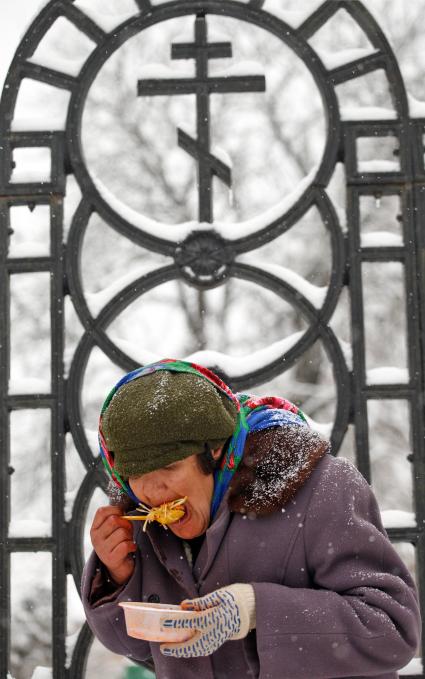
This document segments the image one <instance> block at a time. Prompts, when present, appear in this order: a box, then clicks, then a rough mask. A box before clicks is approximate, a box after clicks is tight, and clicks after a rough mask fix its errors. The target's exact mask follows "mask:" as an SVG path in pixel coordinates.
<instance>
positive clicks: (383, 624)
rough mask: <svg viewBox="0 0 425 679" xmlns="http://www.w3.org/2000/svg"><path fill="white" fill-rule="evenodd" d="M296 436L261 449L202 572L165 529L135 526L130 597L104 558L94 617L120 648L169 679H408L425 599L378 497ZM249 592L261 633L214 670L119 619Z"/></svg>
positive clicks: (256, 437)
mask: <svg viewBox="0 0 425 679" xmlns="http://www.w3.org/2000/svg"><path fill="white" fill-rule="evenodd" d="M287 430H288V428H282V429H275V430H268V431H267V432H259V433H257V434H252V435H250V436H249V437H248V442H247V445H248V448H249V450H248V452H245V454H244V459H243V464H242V465H241V467H240V468H239V469H238V471H237V472H236V474H235V477H234V478H235V479H236V481H235V483H233V484H232V486H230V488H229V489H228V491H227V493H226V495H225V497H224V499H223V501H222V503H221V505H220V507H219V510H218V512H217V515H216V517H215V519H214V521H213V522H212V524H211V525H210V527H209V528H208V530H207V532H206V539H205V540H204V543H203V545H202V547H201V550H200V552H199V554H198V557H197V559H196V561H195V564H194V568H193V571H192V568H191V566H190V564H189V561H188V558H187V556H186V550H185V549H184V544H183V541H182V540H181V539H180V538H178V537H176V536H175V535H174V534H173V533H172V532H171V531H170V530H164V528H163V527H162V526H160V525H159V524H156V523H154V524H150V525H149V527H148V529H147V531H146V532H145V533H144V532H143V531H142V529H141V526H140V523H137V524H136V525H135V526H134V536H135V540H136V542H137V545H138V551H137V553H136V561H135V563H136V568H135V571H134V574H133V576H132V577H131V579H130V580H129V582H128V583H127V584H126V585H124V586H121V587H119V588H117V589H114V588H113V587H112V588H111V584H108V583H107V582H106V575H105V571H104V569H103V568H102V564H101V563H100V562H99V560H98V558H97V556H96V554H95V553H92V554H91V556H90V558H89V560H88V562H87V563H86V566H85V568H84V573H83V580H82V599H83V605H84V608H85V612H86V616H87V621H88V624H89V626H90V627H91V629H92V631H93V633H94V634H95V635H96V637H97V638H98V639H99V640H100V641H101V642H102V643H103V644H104V645H105V646H106V647H107V648H109V649H110V650H111V651H114V652H115V653H119V654H122V655H127V656H129V657H130V658H132V659H133V660H134V661H135V662H136V663H137V661H142V660H144V659H147V658H149V657H150V656H152V657H153V660H154V663H155V669H156V676H157V677H158V679H199V677H202V679H225V678H226V679H227V678H230V677H237V678H238V679H242V678H243V677H249V678H250V679H254V678H258V679H298V678H300V679H301V678H302V679H325V678H339V677H341V678H342V677H357V678H358V677H371V676H374V677H380V678H381V679H395V678H396V677H397V676H398V674H397V669H399V668H402V667H404V666H405V665H406V664H407V663H408V662H409V661H410V660H411V659H412V658H413V657H414V655H415V652H416V650H417V648H418V646H419V643H420V633H421V632H420V630H421V618H420V611H419V606H418V592H417V589H416V587H415V584H414V581H413V579H412V577H411V575H410V573H409V571H408V569H407V568H406V566H405V564H404V563H403V561H402V560H401V559H400V557H399V556H398V554H397V552H396V551H395V550H394V548H393V547H392V545H391V542H390V541H389V539H388V535H387V533H386V531H385V529H384V527H383V525H382V521H381V517H380V512H379V508H378V505H377V502H376V499H375V496H374V494H373V492H372V489H371V487H370V486H369V484H368V483H367V482H366V481H365V479H364V478H363V476H362V475H361V474H360V472H359V471H358V470H357V469H356V467H354V466H353V465H352V464H351V463H350V462H349V461H348V460H346V459H344V458H337V457H334V456H333V455H331V454H329V452H328V447H327V445H323V440H321V439H320V437H318V435H317V434H312V433H310V432H309V433H308V434H306V435H305V436H304V434H303V437H302V439H300V436H299V435H297V439H296V441H295V440H292V441H289V442H288V434H287ZM289 438H290V437H289ZM249 442H250V443H249ZM238 582H239V583H251V584H252V586H253V588H254V592H255V600H256V630H254V631H252V632H250V634H249V635H248V636H247V637H246V638H245V639H243V640H240V641H228V642H226V643H225V644H223V646H221V647H220V648H219V649H218V650H217V651H216V652H215V653H213V654H212V655H211V656H208V657H203V658H193V659H183V658H172V657H171V658H170V657H168V658H167V657H165V656H163V655H162V654H161V653H160V650H159V644H158V643H150V642H145V641H141V640H137V639H133V638H132V637H129V636H128V635H127V633H126V630H125V623H124V616H123V611H122V609H121V607H118V606H117V603H118V602H119V601H149V600H150V601H161V602H164V603H172V604H178V603H180V601H181V600H182V599H185V598H193V597H197V596H202V595H204V594H207V593H209V592H211V591H213V590H215V589H217V588H219V587H223V586H225V585H229V584H231V583H238Z"/></svg>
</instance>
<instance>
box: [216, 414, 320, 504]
mask: <svg viewBox="0 0 425 679" xmlns="http://www.w3.org/2000/svg"><path fill="white" fill-rule="evenodd" d="M329 450H330V444H329V442H328V441H327V440H326V439H324V438H323V437H322V436H321V435H320V434H318V433H317V432H315V431H314V430H312V429H311V428H310V427H308V426H284V427H275V428H273V429H266V430H263V431H258V432H255V433H252V434H250V435H249V436H248V437H247V441H246V444H245V449H244V454H243V458H242V461H241V463H240V465H239V468H238V469H237V471H236V472H235V475H234V477H233V479H232V482H231V484H230V487H229V495H228V503H229V508H230V510H231V511H234V512H239V513H249V512H251V513H253V512H254V513H255V514H257V515H258V516H266V515H268V514H271V513H273V512H275V511H277V510H278V509H281V508H282V507H284V505H285V504H287V503H288V501H289V500H290V499H292V498H293V497H294V495H295V494H296V493H297V492H298V491H299V490H300V488H301V487H302V486H303V485H304V484H305V483H306V481H307V479H308V478H309V477H310V475H311V474H312V472H313V471H314V469H315V467H316V466H317V464H318V463H319V461H320V460H321V459H322V458H323V456H325V455H326V454H327V453H328V452H329Z"/></svg>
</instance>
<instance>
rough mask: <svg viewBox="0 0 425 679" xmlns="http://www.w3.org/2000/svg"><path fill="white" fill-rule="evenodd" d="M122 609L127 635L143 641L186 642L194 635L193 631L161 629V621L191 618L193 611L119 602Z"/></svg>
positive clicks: (171, 606)
mask: <svg viewBox="0 0 425 679" xmlns="http://www.w3.org/2000/svg"><path fill="white" fill-rule="evenodd" d="M118 605H119V606H122V608H123V609H124V615H125V625H126V628H127V634H128V635H129V636H130V637H134V638H135V639H145V641H170V642H180V641H187V640H188V639H190V638H191V637H193V635H194V634H195V630H193V629H173V628H172V627H170V628H169V629H161V620H171V619H173V618H175V619H188V618H192V617H193V616H194V614H195V611H184V610H183V609H181V608H180V606H175V605H173V604H149V603H144V602H141V601H121V602H120V603H119V604H118Z"/></svg>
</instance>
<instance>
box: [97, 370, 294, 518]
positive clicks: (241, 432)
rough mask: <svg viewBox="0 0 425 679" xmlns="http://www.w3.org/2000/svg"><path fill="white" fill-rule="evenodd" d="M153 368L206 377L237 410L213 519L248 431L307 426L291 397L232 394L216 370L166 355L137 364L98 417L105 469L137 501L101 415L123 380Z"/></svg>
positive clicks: (216, 476) (216, 474) (218, 472)
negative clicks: (104, 431) (111, 448)
mask: <svg viewBox="0 0 425 679" xmlns="http://www.w3.org/2000/svg"><path fill="white" fill-rule="evenodd" d="M156 370H171V371H174V372H187V373H192V374H194V375H197V376H198V377H202V378H204V379H206V380H208V381H209V382H211V383H212V384H213V385H214V386H215V387H216V388H217V389H218V390H219V391H221V392H223V393H224V394H226V396H228V397H229V399H230V400H231V401H232V402H233V404H234V406H235V408H236V410H237V412H238V417H237V421H236V427H235V431H234V433H233V435H232V437H231V439H230V441H229V444H228V446H227V451H226V453H225V455H224V458H223V460H222V463H221V465H220V467H219V469H217V470H216V471H215V472H214V494H213V498H212V503H211V520H213V518H214V516H215V514H216V512H217V509H218V507H219V505H220V503H221V501H222V499H223V496H224V494H225V492H226V490H227V488H228V486H229V484H230V481H231V480H232V478H233V475H234V473H235V471H236V470H237V468H238V466H239V463H240V461H241V459H242V456H243V450H244V446H245V441H246V437H247V436H248V434H249V433H250V432H255V431H260V430H261V429H269V428H271V427H281V426H284V425H298V426H300V425H302V426H307V422H306V419H305V416H304V414H303V412H302V411H301V410H300V408H297V406H296V405H294V404H293V403H291V402H290V401H287V400H286V399H284V398H278V397H275V396H265V397H256V396H251V395H248V394H241V393H237V394H234V393H233V392H232V391H231V389H230V388H229V387H228V386H227V384H225V383H224V382H223V381H222V380H221V379H220V378H219V377H218V376H217V375H216V374H215V373H213V372H212V371H211V370H209V369H208V368H205V367H204V366H201V365H197V364H196V363H189V362H187V361H179V360H174V359H171V358H166V359H163V360H161V361H158V362H157V363H150V364H149V365H146V366H144V367H142V368H137V369H136V370H133V371H132V372H130V373H128V374H127V375H124V377H122V378H121V379H120V380H119V382H117V384H116V385H115V386H114V387H113V389H112V390H111V391H110V392H109V394H108V396H107V397H106V399H105V402H104V403H103V406H102V410H101V413H100V418H99V448H100V454H101V457H102V461H103V464H104V465H105V468H106V471H107V472H108V474H109V475H110V477H111V478H112V480H113V481H114V483H115V484H116V485H117V486H118V487H119V488H121V489H122V490H124V491H125V492H126V493H127V495H129V497H130V498H131V499H132V500H133V502H135V503H136V504H137V505H139V504H140V500H139V498H138V497H137V496H136V495H135V494H134V493H133V492H132V490H131V488H130V486H129V484H128V483H126V481H125V480H123V479H122V478H121V477H120V475H119V474H118V472H117V471H116V470H115V468H114V460H113V456H112V455H111V453H110V452H109V450H108V448H107V445H106V442H105V439H104V436H103V434H102V417H103V414H104V413H105V411H106V410H107V408H108V406H109V404H110V402H111V400H112V398H113V396H114V395H115V394H116V392H117V391H118V390H119V389H120V388H121V387H122V386H123V385H124V384H127V382H131V381H132V380H135V379H137V378H138V377H143V375H149V374H150V373H153V372H155V371H156Z"/></svg>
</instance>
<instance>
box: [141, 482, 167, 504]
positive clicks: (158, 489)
mask: <svg viewBox="0 0 425 679" xmlns="http://www.w3.org/2000/svg"><path fill="white" fill-rule="evenodd" d="M144 494H145V496H146V499H147V500H148V504H150V505H151V506H152V507H155V506H156V505H159V504H161V503H162V502H167V501H168V495H169V490H168V487H167V484H166V483H165V482H164V481H151V482H150V483H149V484H147V485H146V486H145V488H144Z"/></svg>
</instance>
